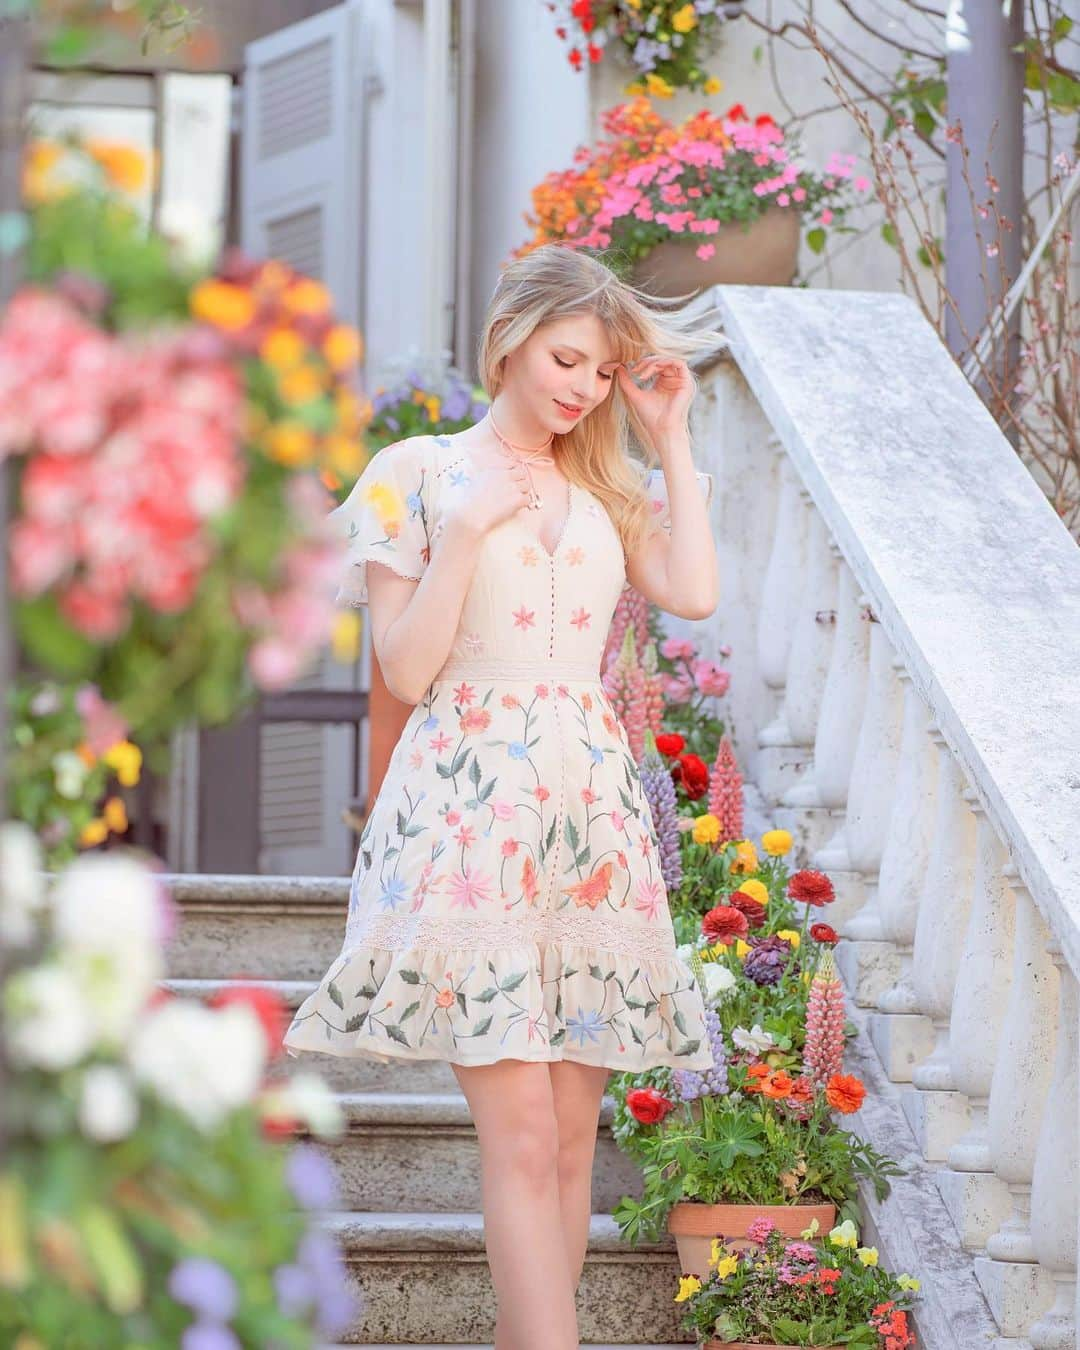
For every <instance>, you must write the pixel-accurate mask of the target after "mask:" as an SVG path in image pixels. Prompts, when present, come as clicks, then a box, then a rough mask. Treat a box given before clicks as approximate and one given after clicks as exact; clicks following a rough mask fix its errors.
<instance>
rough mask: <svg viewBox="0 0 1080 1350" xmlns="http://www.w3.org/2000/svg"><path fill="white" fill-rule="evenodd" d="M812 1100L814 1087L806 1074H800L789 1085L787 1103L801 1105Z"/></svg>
mask: <svg viewBox="0 0 1080 1350" xmlns="http://www.w3.org/2000/svg"><path fill="white" fill-rule="evenodd" d="M813 1100H814V1085H813V1083H811V1081H810V1079H809V1078H807V1076H806V1074H800V1075H799V1077H798V1078H796V1079H795V1081H794V1083H792V1085H791V1091H790V1092H789V1093H788V1101H789V1102H795V1103H796V1104H797V1105H800V1106H801V1105H802V1104H803V1103H804V1102H812V1101H813Z"/></svg>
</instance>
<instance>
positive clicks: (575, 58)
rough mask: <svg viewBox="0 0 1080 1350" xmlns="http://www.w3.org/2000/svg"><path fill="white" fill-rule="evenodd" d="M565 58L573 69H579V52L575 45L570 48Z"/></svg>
mask: <svg viewBox="0 0 1080 1350" xmlns="http://www.w3.org/2000/svg"><path fill="white" fill-rule="evenodd" d="M567 60H568V61H569V62H570V64H571V65H572V66H573V67H574V69H575V70H580V69H581V53H580V52H579V51H578V49H577V48H576V47H571V48H570V54H569V56H568V57H567Z"/></svg>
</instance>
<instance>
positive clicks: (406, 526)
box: [330, 436, 432, 606]
mask: <svg viewBox="0 0 1080 1350" xmlns="http://www.w3.org/2000/svg"><path fill="white" fill-rule="evenodd" d="M429 444H430V442H429V441H428V439H427V438H426V437H423V436H411V437H409V438H408V439H407V440H403V441H395V442H394V443H393V444H392V445H387V446H384V447H383V449H382V450H377V451H376V452H375V454H374V455H373V456H372V458H371V459H370V461H369V462H368V463H367V465H366V466H365V467H364V471H363V473H362V474H361V475H360V477H359V478H358V479H357V480H356V482H355V483H354V484H353V488H352V491H351V492H350V493H349V495H348V497H346V498H345V500H344V501H343V502H342V503H341V505H340V506H338V507H336V508H335V510H333V511H332V512H331V513H330V519H331V521H332V522H333V523H334V526H335V528H336V529H337V530H338V531H339V533H340V535H341V537H342V538H343V539H344V541H345V556H344V560H343V565H342V574H341V583H340V586H339V588H338V593H337V597H336V601H337V603H338V604H339V605H349V606H358V605H366V604H367V603H368V586H367V565H368V563H369V562H380V563H384V564H385V565H386V566H387V567H389V568H392V569H393V571H395V572H396V573H397V574H398V576H399V577H407V578H408V579H409V580H411V581H419V580H420V578H421V577H422V576H423V574H424V571H425V569H426V568H427V565H428V561H429V560H430V557H431V547H430V540H429V535H428V526H429V522H430V516H429V511H428V502H429V500H430V479H431V472H432V463H431V456H430V454H429Z"/></svg>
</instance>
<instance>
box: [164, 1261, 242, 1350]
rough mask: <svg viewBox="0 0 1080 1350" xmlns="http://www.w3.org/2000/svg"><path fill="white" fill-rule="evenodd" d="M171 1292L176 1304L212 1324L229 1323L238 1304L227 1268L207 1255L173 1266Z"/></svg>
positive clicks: (170, 1283) (234, 1285)
mask: <svg viewBox="0 0 1080 1350" xmlns="http://www.w3.org/2000/svg"><path fill="white" fill-rule="evenodd" d="M169 1293H170V1294H171V1295H172V1296H173V1298H174V1299H175V1300H176V1301H177V1303H183V1304H184V1305H185V1306H186V1307H188V1308H191V1309H192V1310H193V1311H194V1312H195V1313H197V1314H198V1315H199V1316H200V1317H205V1318H207V1319H208V1320H209V1321H212V1322H227V1321H228V1320H229V1318H230V1317H232V1315H233V1313H234V1312H235V1311H236V1305H237V1301H238V1298H237V1292H236V1281H235V1280H234V1279H233V1277H232V1276H231V1275H230V1274H229V1272H228V1271H227V1270H226V1269H225V1267H224V1266H222V1265H219V1264H218V1263H217V1261H211V1260H210V1259H209V1258H208V1257H204V1256H189V1257H186V1258H185V1259H184V1260H183V1261H179V1262H178V1263H177V1264H176V1265H175V1266H173V1268H172V1272H171V1273H170V1275H169ZM185 1350H186V1347H185Z"/></svg>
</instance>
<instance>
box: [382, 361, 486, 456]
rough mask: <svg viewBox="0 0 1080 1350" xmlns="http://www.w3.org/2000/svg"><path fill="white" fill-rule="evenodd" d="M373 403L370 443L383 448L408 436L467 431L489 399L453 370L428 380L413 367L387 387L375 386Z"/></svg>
mask: <svg viewBox="0 0 1080 1350" xmlns="http://www.w3.org/2000/svg"><path fill="white" fill-rule="evenodd" d="M372 406H373V416H372V419H371V422H370V424H369V426H368V428H367V443H368V446H369V447H370V448H371V449H372V450H381V449H383V448H384V447H385V446H387V445H392V444H393V443H394V442H395V441H399V440H404V439H405V438H406V437H408V436H420V435H430V436H435V435H449V434H453V433H454V432H456V431H464V430H465V429H466V427H469V426H472V425H473V423H474V422H478V421H479V420H480V418H481V417H483V416H484V414H485V413H486V412H487V406H488V400H487V395H486V394H485V393H484V391H483V390H482V389H480V388H479V387H476V388H470V387H469V386H468V385H467V384H466V383H465V381H464V380H462V379H461V377H460V375H459V374H458V373H457V372H456V371H454V370H452V369H449V370H447V371H446V372H445V373H444V374H443V376H442V377H441V378H440V379H438V380H429V379H427V378H426V377H425V376H424V375H423V374H422V372H421V371H420V370H418V369H416V368H415V367H413V368H411V369H409V370H408V371H407V372H406V373H405V374H404V375H403V376H402V378H401V379H400V380H398V381H396V382H395V383H393V384H392V385H390V386H389V387H388V388H387V387H385V386H384V387H382V388H379V389H376V391H375V397H374V399H373V401H372Z"/></svg>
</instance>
